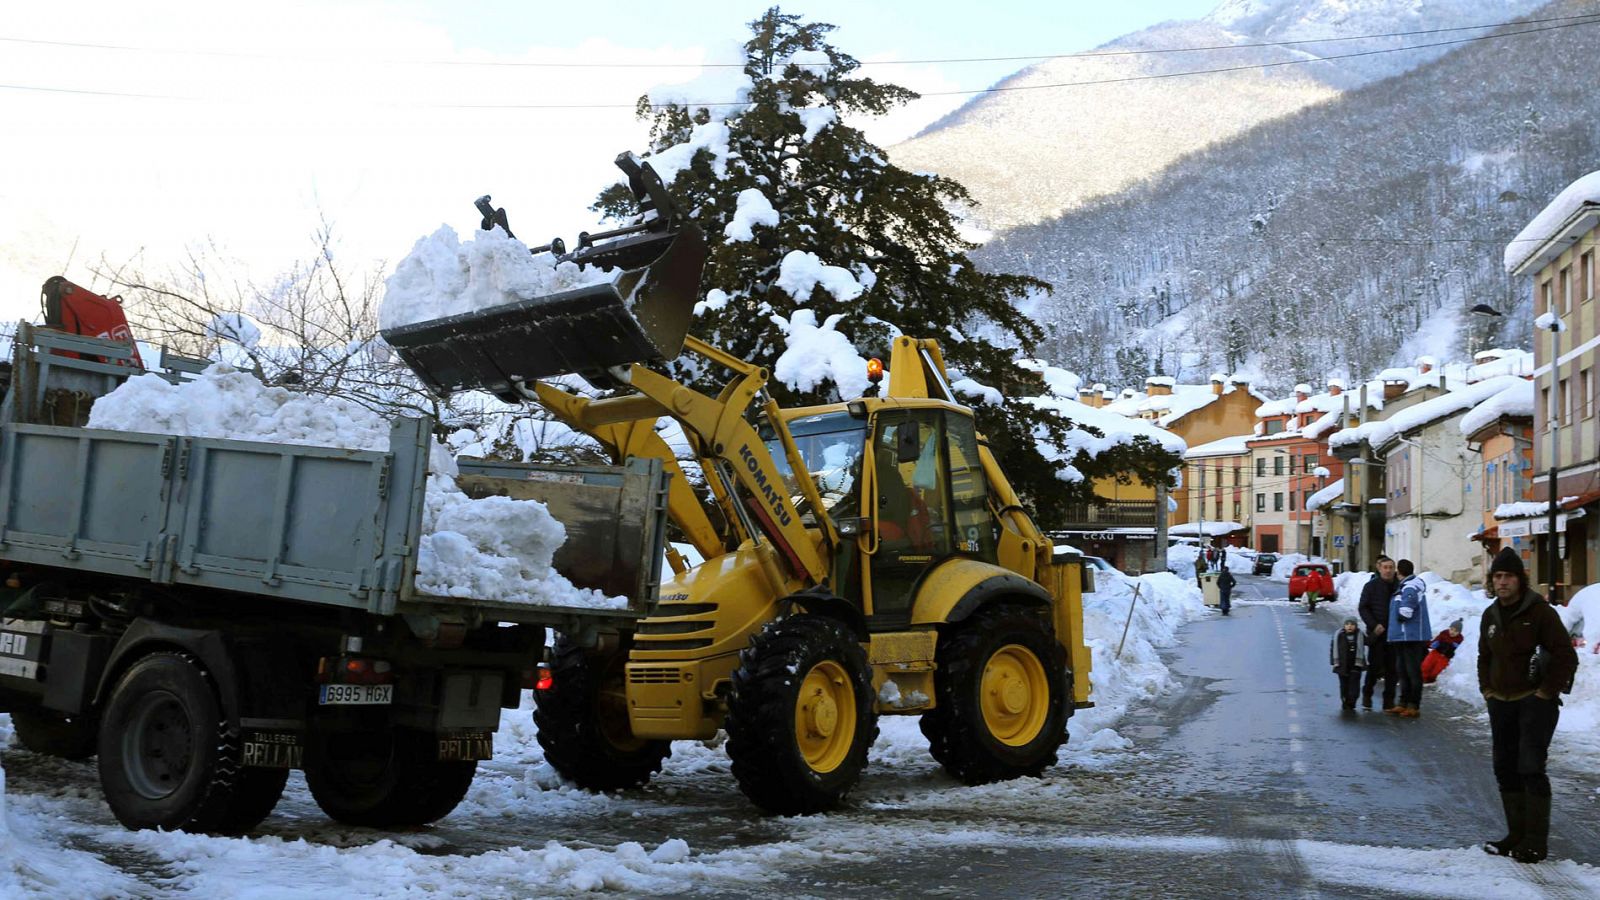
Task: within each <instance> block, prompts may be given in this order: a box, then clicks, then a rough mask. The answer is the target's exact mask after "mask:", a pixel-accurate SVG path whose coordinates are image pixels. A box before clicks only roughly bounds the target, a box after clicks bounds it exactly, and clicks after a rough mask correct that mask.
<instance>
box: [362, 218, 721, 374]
mask: <svg viewBox="0 0 1600 900" xmlns="http://www.w3.org/2000/svg"><path fill="white" fill-rule="evenodd" d="M619 244H627V245H628V246H626V247H623V246H619ZM663 246H664V249H662V247H663ZM592 251H593V252H587V253H586V251H585V250H581V249H580V250H579V251H578V252H576V253H573V254H570V256H569V257H567V258H570V259H571V260H572V261H574V262H590V261H597V260H600V259H608V260H616V261H618V262H619V265H621V266H623V267H624V271H623V273H622V274H621V275H620V276H619V277H618V278H617V279H616V280H615V281H613V282H611V283H606V284H594V285H588V286H585V287H581V288H577V289H574V290H570V291H563V292H561V293H559V294H551V295H548V296H544V297H531V298H529V299H526V300H519V301H517V302H515V303H507V304H505V305H503V306H496V307H491V308H489V309H483V310H478V311H476V312H471V313H463V314H461V315H455V316H448V317H446V318H442V319H435V320H433V321H431V322H420V323H417V324H414V325H405V326H402V327H399V328H391V329H388V330H385V331H384V332H383V338H384V340H385V341H387V342H388V343H389V345H390V346H391V347H393V348H394V349H395V351H396V352H397V353H399V354H400V357H401V358H402V359H404V360H405V362H406V364H407V365H409V366H410V367H411V370H412V371H414V372H416V373H417V376H418V377H419V378H421V379H422V381H423V383H424V384H425V385H426V386H427V387H428V389H429V390H430V391H432V392H433V393H435V394H437V395H439V396H448V395H449V394H452V393H455V392H456V391H462V390H484V391H488V392H490V393H492V394H494V395H495V396H497V397H499V398H500V399H502V400H505V401H506V402H508V403H515V402H519V401H520V400H522V399H525V398H524V397H523V395H522V394H521V393H520V392H519V391H518V390H517V387H516V385H517V384H518V383H526V384H528V385H529V386H530V387H531V385H532V382H533V381H534V380H536V379H539V378H550V377H554V376H557V375H568V374H577V375H582V376H583V377H584V378H586V379H588V380H589V381H590V382H593V383H594V384H596V385H597V386H600V387H611V386H614V385H615V384H616V379H614V378H613V377H612V376H611V375H610V373H608V371H607V370H608V369H609V368H610V367H613V366H627V365H629V364H631V363H636V362H653V361H657V360H666V359H673V358H676V357H677V356H678V354H679V353H680V352H682V350H683V343H684V338H685V337H686V336H687V334H688V331H689V323H690V320H691V319H692V318H693V317H694V304H695V299H696V297H697V296H698V294H699V289H700V272H701V269H702V268H703V267H704V265H705V260H706V244H705V239H704V238H703V237H702V236H701V234H700V230H699V229H698V228H696V227H695V226H693V225H692V224H685V225H684V226H683V227H681V228H680V229H678V230H677V231H676V233H674V234H671V235H652V236H643V235H641V236H640V237H639V238H637V239H634V240H631V241H622V242H618V244H613V245H611V246H608V247H606V248H604V249H601V248H592Z"/></svg>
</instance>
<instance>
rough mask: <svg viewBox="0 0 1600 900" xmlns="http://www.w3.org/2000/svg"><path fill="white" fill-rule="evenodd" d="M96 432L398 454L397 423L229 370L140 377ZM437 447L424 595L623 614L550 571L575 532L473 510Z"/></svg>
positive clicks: (95, 419) (420, 560) (511, 512)
mask: <svg viewBox="0 0 1600 900" xmlns="http://www.w3.org/2000/svg"><path fill="white" fill-rule="evenodd" d="M89 427H90V428H107V429H111V430H115V431H140V432H157V433H160V434H183V435H192V436H194V437H209V438H226V439H231V440H243V441H268V442H272V443H279V444H300V445H307V446H315V447H339V448H345V449H353V450H375V451H379V452H384V451H387V450H388V449H389V423H388V421H387V420H385V419H384V418H383V417H382V416H379V415H378V414H377V413H374V412H372V411H371V410H369V409H366V408H365V407H362V406H359V405H357V404H355V403H351V402H350V401H347V400H342V399H339V398H337V397H317V396H312V395H308V394H298V393H294V392H292V391H288V390H285V389H283V388H277V387H267V386H266V385H264V384H262V383H261V382H260V381H259V380H257V379H256V378H255V377H254V376H252V375H250V374H248V373H245V372H238V371H235V370H233V369H230V368H228V367H226V366H223V365H215V366H212V367H211V368H209V369H207V370H206V371H205V372H204V373H203V374H202V375H201V376H200V377H198V378H196V379H195V380H193V381H190V382H185V383H183V384H179V385H173V384H170V383H168V382H167V381H166V380H164V379H162V378H161V377H160V376H157V375H140V376H137V377H134V378H130V379H128V380H127V381H126V382H124V383H123V384H122V385H121V386H120V387H118V388H117V389H116V390H114V391H112V392H111V393H109V394H107V395H106V396H104V397H101V398H100V399H99V400H97V401H95V404H94V408H93V410H91V412H90V415H89ZM455 474H456V465H455V460H454V459H453V458H452V457H451V456H450V453H449V451H448V450H446V449H445V448H444V447H443V446H441V445H439V444H437V443H435V444H434V446H433V452H432V456H431V458H430V459H429V465H428V481H427V498H426V505H425V508H424V510H423V515H422V539H421V540H420V541H419V544H418V550H417V576H416V582H415V584H416V589H417V590H418V591H419V592H421V593H425V594H431V595H433V596H439V597H461V598H471V599H475V600H484V601H498V602H510V603H526V604H532V605H539V606H563V607H581V608H585V609H623V608H626V606H627V601H626V599H625V598H622V597H607V596H605V595H604V594H602V593H600V592H598V591H593V590H587V589H582V588H578V587H575V586H574V585H573V584H572V583H571V582H569V581H567V579H566V578H564V577H562V576H561V575H560V574H558V573H557V572H556V571H555V570H554V569H552V568H551V567H550V561H551V559H552V558H553V557H554V555H555V552H556V550H557V549H558V548H560V546H561V544H562V542H563V541H565V540H566V529H565V528H564V527H562V525H561V523H560V522H558V521H556V520H555V518H554V517H552V516H551V515H550V512H549V510H548V509H546V508H545V505H544V504H543V503H540V502H538V501H536V500H512V499H510V498H507V497H485V498H482V499H479V500H473V499H471V498H469V497H468V496H467V495H466V494H464V493H462V491H461V489H460V488H459V487H457V486H456V483H455Z"/></svg>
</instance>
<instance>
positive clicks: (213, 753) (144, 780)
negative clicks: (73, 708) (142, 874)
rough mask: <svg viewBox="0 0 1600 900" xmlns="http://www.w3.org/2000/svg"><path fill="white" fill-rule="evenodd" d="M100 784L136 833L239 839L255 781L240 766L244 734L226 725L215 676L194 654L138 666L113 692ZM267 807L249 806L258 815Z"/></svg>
mask: <svg viewBox="0 0 1600 900" xmlns="http://www.w3.org/2000/svg"><path fill="white" fill-rule="evenodd" d="M99 751H100V785H101V787H102V789H103V790H104V791H105V795H106V802H107V803H109V804H110V806H111V811H112V813H114V814H115V815H116V817H117V821H119V822H121V823H122V824H123V825H126V826H127V827H129V828H134V829H143V828H160V829H164V830H181V831H197V832H207V833H215V834H233V833H237V832H239V831H242V830H244V829H247V828H249V827H251V826H253V825H255V824H256V822H259V821H260V819H261V818H262V817H264V816H265V815H266V812H270V811H271V810H270V808H268V809H267V810H266V812H261V814H260V815H259V816H255V818H254V820H253V821H252V820H251V816H250V815H241V812H243V811H244V810H243V808H242V806H241V801H242V800H243V799H245V798H244V796H243V795H242V794H241V791H248V790H249V788H248V786H250V785H254V784H255V783H256V776H255V775H254V774H253V773H251V772H250V771H249V770H247V769H245V768H244V766H243V765H242V764H241V755H242V754H241V745H240V742H239V735H238V732H237V731H236V730H235V729H233V728H232V727H230V726H229V725H228V724H227V722H226V720H225V719H224V718H223V714H222V706H221V704H220V703H219V702H218V699H217V693H216V689H215V687H214V686H213V684H212V681H211V677H210V676H209V675H208V674H207V673H206V671H205V670H204V669H202V668H201V667H200V665H199V663H198V662H197V661H196V660H195V659H194V657H192V656H190V655H189V654H187V653H182V652H178V651H162V652H159V653H152V654H150V655H148V656H145V657H143V658H142V659H140V660H138V661H137V662H135V663H134V664H133V665H132V666H130V667H129V668H128V670H127V671H126V672H124V673H123V675H122V677H121V678H120V679H118V681H117V686H116V688H115V689H114V690H113V691H112V692H111V699H110V701H109V702H107V704H106V707H105V713H104V715H103V716H102V717H101V727H100V741H99ZM262 805H263V801H262V800H261V799H260V798H259V797H257V798H256V802H255V803H254V804H252V805H250V806H249V810H250V812H251V813H252V815H253V814H254V813H255V812H259V811H260V807H261V806H262Z"/></svg>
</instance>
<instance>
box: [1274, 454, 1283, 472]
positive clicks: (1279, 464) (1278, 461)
mask: <svg viewBox="0 0 1600 900" xmlns="http://www.w3.org/2000/svg"><path fill="white" fill-rule="evenodd" d="M1272 474H1274V475H1282V474H1283V457H1282V456H1274V457H1273V458H1272Z"/></svg>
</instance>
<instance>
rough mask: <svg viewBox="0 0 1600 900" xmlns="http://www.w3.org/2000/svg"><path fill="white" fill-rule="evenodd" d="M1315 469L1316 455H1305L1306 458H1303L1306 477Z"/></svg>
mask: <svg viewBox="0 0 1600 900" xmlns="http://www.w3.org/2000/svg"><path fill="white" fill-rule="evenodd" d="M1316 467H1317V456H1316V454H1314V453H1313V454H1309V455H1307V456H1306V458H1305V473H1306V474H1307V475H1310V474H1311V473H1312V471H1313V470H1315V469H1316Z"/></svg>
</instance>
